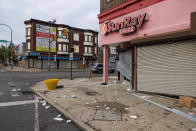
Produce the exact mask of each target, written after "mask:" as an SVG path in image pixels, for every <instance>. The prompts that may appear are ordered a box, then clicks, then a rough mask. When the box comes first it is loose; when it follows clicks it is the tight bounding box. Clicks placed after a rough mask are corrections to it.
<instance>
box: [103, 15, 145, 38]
mask: <svg viewBox="0 0 196 131" xmlns="http://www.w3.org/2000/svg"><path fill="white" fill-rule="evenodd" d="M147 18H148V17H147V14H146V13H144V14H142V15H139V16H137V17H126V18H124V19H123V20H120V21H119V22H115V23H114V22H112V21H107V22H105V28H106V29H105V35H107V34H108V33H112V32H117V31H119V32H120V34H121V35H123V34H127V33H132V32H135V31H136V30H137V28H141V27H142V25H143V23H144V22H145V21H146V20H147Z"/></svg>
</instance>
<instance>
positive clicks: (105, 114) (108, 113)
mask: <svg viewBox="0 0 196 131" xmlns="http://www.w3.org/2000/svg"><path fill="white" fill-rule="evenodd" d="M94 120H103V121H121V120H122V113H121V112H120V111H118V110H112V109H111V110H105V109H97V110H96V113H95V117H94Z"/></svg>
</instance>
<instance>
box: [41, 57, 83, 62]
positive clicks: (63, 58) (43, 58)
mask: <svg viewBox="0 0 196 131" xmlns="http://www.w3.org/2000/svg"><path fill="white" fill-rule="evenodd" d="M41 59H42V60H48V56H41ZM50 59H51V60H54V57H50ZM56 59H57V60H69V57H56ZM73 60H75V61H78V60H80V58H77V57H76V58H73Z"/></svg>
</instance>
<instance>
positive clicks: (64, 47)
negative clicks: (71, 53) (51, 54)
mask: <svg viewBox="0 0 196 131" xmlns="http://www.w3.org/2000/svg"><path fill="white" fill-rule="evenodd" d="M63 51H64V52H65V51H66V45H65V44H63Z"/></svg>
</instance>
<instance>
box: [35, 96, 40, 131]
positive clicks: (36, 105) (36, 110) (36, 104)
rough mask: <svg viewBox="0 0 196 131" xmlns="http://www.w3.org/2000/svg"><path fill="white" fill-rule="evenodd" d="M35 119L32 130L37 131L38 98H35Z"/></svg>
mask: <svg viewBox="0 0 196 131" xmlns="http://www.w3.org/2000/svg"><path fill="white" fill-rule="evenodd" d="M35 101H36V102H35V120H34V126H35V127H34V128H35V130H34V131H39V116H38V102H39V100H35Z"/></svg>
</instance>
